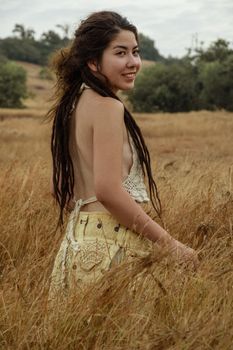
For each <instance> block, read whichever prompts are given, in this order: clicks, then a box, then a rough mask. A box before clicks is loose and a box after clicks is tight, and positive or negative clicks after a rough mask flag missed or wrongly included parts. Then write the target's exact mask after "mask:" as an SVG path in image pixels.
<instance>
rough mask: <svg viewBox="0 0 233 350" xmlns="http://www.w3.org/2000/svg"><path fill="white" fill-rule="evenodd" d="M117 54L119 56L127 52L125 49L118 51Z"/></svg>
mask: <svg viewBox="0 0 233 350" xmlns="http://www.w3.org/2000/svg"><path fill="white" fill-rule="evenodd" d="M117 55H118V56H124V55H125V52H124V51H119V52H117Z"/></svg>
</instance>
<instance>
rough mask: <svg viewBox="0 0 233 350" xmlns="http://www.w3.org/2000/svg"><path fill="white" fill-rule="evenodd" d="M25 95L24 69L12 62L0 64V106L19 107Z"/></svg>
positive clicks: (21, 105)
mask: <svg viewBox="0 0 233 350" xmlns="http://www.w3.org/2000/svg"><path fill="white" fill-rule="evenodd" d="M25 97H27V89H26V71H25V70H24V69H23V68H22V67H19V66H18V65H17V64H15V63H13V62H5V63H3V64H0V107H5V108H21V107H23V104H22V99H23V98H25Z"/></svg>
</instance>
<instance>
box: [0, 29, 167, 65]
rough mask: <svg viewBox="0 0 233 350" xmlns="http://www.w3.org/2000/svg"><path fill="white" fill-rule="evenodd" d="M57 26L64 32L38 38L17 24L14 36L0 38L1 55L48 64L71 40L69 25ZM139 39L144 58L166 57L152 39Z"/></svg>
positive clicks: (30, 30) (51, 32)
mask: <svg viewBox="0 0 233 350" xmlns="http://www.w3.org/2000/svg"><path fill="white" fill-rule="evenodd" d="M57 28H59V29H60V31H61V32H62V34H59V33H58V32H57V31H55V30H49V31H47V32H44V33H42V35H41V36H40V38H39V39H36V38H35V34H36V33H35V31H34V30H33V29H30V28H29V29H27V28H25V26H24V25H22V24H16V25H15V27H14V29H13V31H12V32H13V36H10V37H7V38H4V39H0V55H2V56H4V57H6V58H8V59H11V60H17V61H24V62H29V63H35V64H40V65H46V64H48V61H49V57H50V55H51V54H52V53H53V52H54V51H56V50H58V49H60V48H61V47H64V46H67V45H68V44H69V42H70V40H71V38H70V36H69V26H68V25H61V24H58V25H57ZM139 39H140V43H141V56H142V58H143V59H147V60H156V61H162V60H163V59H164V58H163V56H161V55H160V53H159V51H158V50H157V49H156V48H155V46H154V41H153V40H152V39H150V38H149V37H147V36H145V35H143V34H142V33H140V34H139Z"/></svg>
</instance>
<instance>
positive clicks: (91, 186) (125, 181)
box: [48, 11, 197, 300]
mask: <svg viewBox="0 0 233 350" xmlns="http://www.w3.org/2000/svg"><path fill="white" fill-rule="evenodd" d="M140 66H141V60H140V56H139V49H138V34H137V30H136V28H135V26H133V25H132V24H130V23H129V21H128V20H127V19H126V18H124V17H122V16H120V15H119V14H117V13H115V12H108V11H102V12H96V13H93V14H92V15H90V16H89V17H88V18H87V19H86V20H84V21H82V23H81V25H80V27H79V28H78V29H77V31H76V33H75V38H74V40H73V42H72V44H71V46H70V47H69V48H66V49H63V50H61V52H60V53H59V54H57V56H56V57H55V59H54V67H55V71H56V74H57V92H56V96H57V101H56V103H55V105H54V107H53V108H52V109H51V110H50V111H49V113H48V115H49V116H51V117H52V118H53V132H52V140H51V150H52V159H53V177H52V183H53V194H54V196H55V199H56V201H57V202H58V204H59V206H60V223H62V222H63V211H64V209H65V208H66V209H68V210H69V211H71V214H70V217H69V222H68V226H67V229H66V232H65V235H64V237H63V240H62V243H61V246H60V249H59V252H58V254H57V257H56V259H55V263H54V268H53V272H52V278H51V287H50V295H49V299H50V300H54V298H55V296H56V295H61V294H62V295H63V293H65V295H68V294H69V292H70V291H71V289H72V290H74V289H77V290H78V289H80V288H81V286H82V285H83V284H85V283H91V282H95V281H96V280H98V279H99V278H100V277H101V276H103V274H104V273H105V271H107V270H108V269H110V268H111V267H112V266H114V265H115V264H118V263H120V262H121V261H123V260H124V259H126V258H127V257H129V256H131V257H132V256H136V255H139V256H144V255H145V254H148V253H150V249H151V247H152V242H157V243H158V244H159V245H160V246H161V247H166V248H167V247H168V248H170V249H171V254H172V255H173V256H174V257H176V258H177V259H178V260H180V261H182V262H187V261H192V262H193V263H194V264H196V262H197V261H196V258H195V254H194V251H193V250H192V249H191V248H188V247H186V246H185V245H183V244H182V243H180V242H178V241H176V240H175V239H174V238H172V237H171V236H170V235H169V234H168V232H166V231H165V230H164V229H163V228H162V227H161V226H160V225H159V224H157V223H156V222H155V221H153V220H152V219H151V218H150V217H149V216H148V215H147V214H146V212H145V211H144V210H143V207H142V206H141V203H143V202H148V201H149V200H151V202H152V205H153V207H154V209H155V211H156V213H157V215H158V217H161V206H160V200H159V197H158V192H157V187H156V184H155V181H154V179H153V176H152V171H151V166H150V155H149V152H148V149H147V147H146V144H145V141H144V138H143V136H142V134H141V131H140V129H139V127H138V125H137V124H136V122H135V120H134V118H133V117H132V115H131V114H130V113H129V111H128V110H127V109H126V107H125V106H124V105H123V103H122V102H121V101H120V99H119V97H118V96H117V95H116V94H117V92H118V90H123V91H125V90H129V89H132V88H133V87H134V81H135V77H136V74H137V72H138V71H139V69H140ZM146 174H147V178H148V182H149V190H150V195H149V196H148V194H147V189H146V186H145V183H144V177H145V175H146ZM81 208H82V210H81Z"/></svg>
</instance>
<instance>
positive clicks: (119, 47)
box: [113, 45, 138, 50]
mask: <svg viewBox="0 0 233 350" xmlns="http://www.w3.org/2000/svg"><path fill="white" fill-rule="evenodd" d="M136 48H138V45H136V46H134V47H133V50H134V49H136ZM114 49H124V50H127V49H128V47H127V46H124V45H117V46H114V47H113V50H114Z"/></svg>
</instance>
